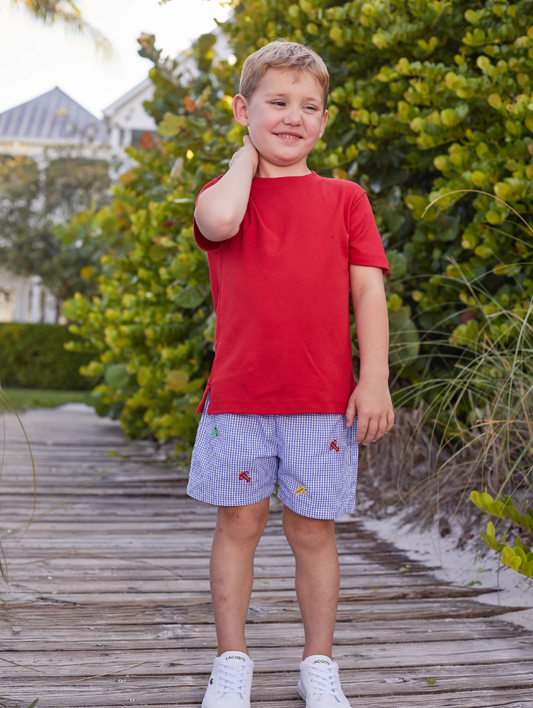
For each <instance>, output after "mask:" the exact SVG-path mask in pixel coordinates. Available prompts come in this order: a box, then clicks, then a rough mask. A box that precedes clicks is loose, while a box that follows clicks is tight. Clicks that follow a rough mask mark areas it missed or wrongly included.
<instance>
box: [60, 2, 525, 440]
mask: <svg viewBox="0 0 533 708" xmlns="http://www.w3.org/2000/svg"><path fill="white" fill-rule="evenodd" d="M234 7H235V16H234V18H233V19H232V20H231V21H229V22H227V23H225V24H223V30H224V32H225V33H226V34H227V36H228V38H229V41H230V44H231V45H232V46H233V48H234V52H235V55H236V58H237V62H236V64H235V66H232V65H229V64H228V62H226V61H219V60H218V59H217V58H216V56H215V54H214V51H213V44H214V40H215V38H214V37H213V36H212V35H205V36H203V37H201V38H200V39H199V40H198V42H197V43H196V44H195V47H194V48H193V50H192V51H191V56H190V57H189V67H190V66H192V65H193V64H196V66H197V68H198V71H197V72H194V71H191V72H189V73H188V75H187V77H185V76H181V77H179V69H177V67H176V66H174V69H175V70H176V69H177V73H178V77H177V78H176V75H174V74H173V73H172V71H171V70H169V67H168V65H167V64H165V63H164V62H162V61H161V60H160V52H158V51H156V50H155V48H154V38H153V37H151V36H148V35H145V36H143V38H142V39H141V44H142V47H143V49H142V52H141V53H142V54H143V55H144V56H146V57H148V58H150V59H151V60H152V61H153V62H154V68H153V69H152V70H151V72H150V76H151V78H152V80H153V82H154V85H155V96H154V100H153V102H152V103H151V104H150V105H149V106H148V108H149V111H150V112H151V113H152V114H153V116H154V117H155V118H156V120H157V122H158V123H159V124H160V127H159V133H160V135H161V137H162V140H161V142H159V144H154V145H152V146H151V149H148V150H146V151H134V150H130V153H131V154H132V156H133V157H135V159H137V161H138V166H137V167H135V168H134V169H133V170H132V171H131V172H129V173H127V174H126V175H123V177H122V178H121V185H120V186H119V187H117V188H116V190H115V201H114V203H113V206H112V209H113V210H114V213H115V215H116V219H115V226H114V227H112V226H111V224H110V221H109V220H108V222H107V223H108V227H109V239H110V242H111V240H112V239H113V238H116V235H117V233H119V234H120V235H121V236H122V237H123V239H124V242H126V243H129V244H131V250H130V251H129V252H126V254H124V253H119V252H118V251H117V250H116V249H114V248H110V250H109V253H108V254H107V255H106V256H104V270H103V273H102V275H101V276H99V293H100V294H99V296H98V297H97V298H95V299H93V300H88V299H84V298H82V297H76V298H75V299H74V300H71V301H70V302H69V303H68V305H67V307H66V310H65V312H66V314H67V316H68V317H69V319H72V320H74V321H76V322H78V323H79V325H78V326H77V327H76V328H74V330H73V331H75V332H77V333H78V334H80V335H81V336H82V337H83V338H85V340H86V341H87V343H88V346H89V347H91V348H92V349H93V350H94V349H97V350H98V351H99V352H100V356H99V360H97V361H94V362H93V363H92V364H91V365H90V366H89V367H88V368H87V369H86V372H87V373H88V374H98V375H103V374H106V375H107V376H106V382H105V383H104V384H103V385H101V386H100V387H98V389H97V390H98V392H99V394H100V402H101V405H100V408H99V410H100V411H101V412H106V411H108V412H110V413H113V414H115V415H119V416H120V417H121V421H122V424H123V426H124V428H125V430H126V432H128V433H129V434H131V435H140V434H142V433H143V432H145V431H146V430H147V429H149V430H152V431H153V432H154V433H155V434H156V435H157V436H158V437H159V438H162V439H164V438H169V437H175V436H178V437H181V438H182V439H183V440H184V441H185V442H186V443H187V442H190V441H191V440H192V438H193V435H194V430H195V425H196V416H195V414H194V409H195V406H196V404H197V402H198V400H199V395H200V391H201V387H202V386H203V383H204V382H205V380H206V378H207V375H208V370H209V366H210V363H211V360H212V356H213V353H212V350H211V345H210V342H211V341H212V338H213V327H214V320H213V313H212V304H211V300H210V297H209V283H208V277H207V268H206V260H205V256H204V255H203V254H201V253H200V252H199V251H198V249H196V248H195V246H194V242H193V239H192V231H191V224H192V214H193V206H194V197H195V195H196V194H197V192H198V190H199V188H200V187H201V186H202V185H203V184H204V183H205V182H207V181H208V180H209V179H211V178H212V177H214V176H215V175H218V174H220V173H221V172H222V171H224V170H225V169H226V167H227V164H228V160H229V158H230V156H231V154H232V152H234V151H235V149H236V148H237V147H238V146H240V145H241V144H242V143H241V139H242V134H243V132H244V130H243V129H242V128H241V127H239V126H236V125H234V123H233V121H232V114H231V107H230V97H231V96H232V95H233V94H234V93H235V92H236V87H237V76H238V71H239V70H240V67H241V66H242V62H243V61H244V59H245V58H246V56H247V55H248V54H250V53H251V52H252V51H254V50H255V49H256V48H258V47H260V46H263V45H264V44H265V43H267V42H268V41H270V40H271V39H273V38H275V37H286V38H291V39H295V40H296V41H299V42H305V43H307V44H309V45H311V46H312V47H313V48H314V49H315V50H316V51H318V52H319V53H320V54H321V55H322V56H323V57H324V59H325V61H326V63H327V65H328V68H329V70H330V74H331V79H332V82H331V83H332V92H331V97H330V103H329V106H328V108H329V112H330V122H329V125H328V127H327V129H326V132H325V134H324V136H323V139H322V140H321V141H319V143H318V145H317V148H316V150H315V151H314V152H313V153H312V155H311V162H310V165H311V167H313V168H314V169H316V170H317V171H318V172H319V173H320V174H323V175H325V176H331V177H334V178H338V179H354V180H357V181H358V182H359V183H360V184H361V185H362V186H363V187H364V188H365V189H366V190H367V192H368V194H369V197H370V200H371V202H372V206H373V209H374V212H375V214H376V219H377V222H378V226H379V227H380V230H381V234H382V237H383V241H384V245H385V247H386V252H387V256H388V258H389V262H390V265H391V274H390V277H389V278H388V279H387V282H386V288H387V301H388V306H389V314H390V323H391V335H392V336H391V341H392V347H391V364H392V366H393V370H394V372H395V374H396V377H397V385H401V386H403V385H405V384H408V383H416V382H419V381H421V380H424V379H426V378H428V377H429V376H434V375H435V374H438V373H439V371H442V372H444V373H446V374H449V372H451V371H453V366H454V363H455V362H456V361H457V359H458V354H457V350H458V348H459V347H458V346H457V345H458V343H460V344H461V347H460V348H461V350H462V351H463V352H464V349H465V348H466V349H467V350H468V349H469V348H470V350H471V356H472V357H475V346H476V344H475V343H476V336H477V333H478V332H479V331H480V330H481V329H483V331H484V333H485V336H487V337H488V338H489V340H495V341H501V339H502V338H504V339H505V338H507V340H508V341H512V340H513V339H516V338H517V337H518V336H519V325H518V324H516V323H513V322H512V320H511V322H509V321H505V322H504V321H503V320H502V319H501V318H499V316H498V313H499V312H500V311H504V312H508V313H511V318H512V317H514V316H516V318H518V319H520V318H522V319H523V318H524V317H525V314H526V311H527V308H528V305H529V300H530V299H531V296H532V294H533V263H532V259H531V255H532V254H533V245H532V243H531V238H530V236H529V232H528V231H527V229H525V227H524V223H523V222H522V221H520V219H519V218H518V217H517V216H516V215H515V214H513V212H512V211H511V210H509V209H508V208H507V207H506V206H505V205H503V204H502V203H501V201H499V202H497V204H496V205H495V204H494V200H493V199H491V197H490V195H491V194H492V192H494V195H495V196H496V197H497V198H498V199H500V200H505V201H507V202H508V203H509V204H510V205H511V207H512V208H513V209H514V210H515V212H516V214H518V216H520V217H522V218H524V219H526V221H527V219H528V218H530V217H529V214H531V211H532V209H533V200H532V197H531V194H532V191H531V180H532V178H533V160H532V157H533V136H532V132H533V112H532V111H533V102H532V99H531V79H532V77H533V28H532V27H531V26H530V25H531V21H530V19H529V18H530V17H531V16H532V11H533V0H521V1H520V2H518V3H517V4H516V5H511V4H509V3H507V2H492V1H488V2H474V3H472V1H471V0H459V1H458V2H455V3H451V2H440V1H439V0H424V1H423V2H414V1H410V0H388V1H387V0H372V1H371V2H363V1H362V0H356V1H355V2H348V3H344V4H338V5H335V6H331V3H330V2H329V0H300V1H299V3H298V4H296V3H295V4H292V5H289V6H288V7H287V6H285V5H280V3H279V2H278V0H241V1H240V2H236V3H235V6H234ZM193 74H194V76H193V78H190V77H191V76H192V75H193ZM463 189H476V190H478V192H477V193H473V192H469V193H468V194H466V195H465V194H464V193H463V192H461V193H460V194H459V193H458V194H454V195H453V196H450V197H445V198H444V199H440V200H439V201H438V202H437V203H436V204H435V205H434V206H432V207H431V208H429V209H427V207H428V206H429V204H430V203H431V202H432V201H433V200H434V199H436V198H438V197H440V196H442V195H443V194H447V193H449V192H452V191H453V192H455V191H457V190H463ZM480 192H487V193H488V195H489V196H486V195H484V194H481V193H480ZM473 286H475V287H477V288H478V294H477V297H473V295H472V292H471V290H472V287H473ZM78 348H83V346H82V345H78ZM460 356H463V354H461V355H460ZM111 367H113V368H111ZM117 367H118V368H117ZM434 395H435V394H434V391H433V390H432V389H428V390H427V396H428V398H430V399H431V398H432V396H434ZM463 401H464V408H463V409H462V410H460V411H459V413H460V415H462V416H463V417H465V416H468V413H469V412H470V408H469V404H468V397H465V398H464V399H463ZM470 407H471V408H473V407H474V404H473V403H472V402H471V403H470ZM457 422H458V425H460V424H461V421H460V420H458V421H457Z"/></svg>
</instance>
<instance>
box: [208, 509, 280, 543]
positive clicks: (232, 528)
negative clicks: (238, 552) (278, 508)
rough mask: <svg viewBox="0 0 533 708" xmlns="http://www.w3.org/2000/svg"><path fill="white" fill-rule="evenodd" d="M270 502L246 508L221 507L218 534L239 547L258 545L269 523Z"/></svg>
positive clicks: (218, 517)
mask: <svg viewBox="0 0 533 708" xmlns="http://www.w3.org/2000/svg"><path fill="white" fill-rule="evenodd" d="M268 501H269V500H268V499H266V500H263V501H262V502H258V503H257V504H248V505H246V506H220V507H219V508H218V516H217V528H216V532H217V533H218V534H222V535H224V536H225V537H226V538H227V539H228V540H231V541H234V542H236V543H239V545H250V544H251V545H253V544H255V545H257V543H258V542H259V539H260V538H261V536H262V534H263V531H264V530H265V526H266V523H267V521H268V511H269V504H268ZM265 502H266V503H265Z"/></svg>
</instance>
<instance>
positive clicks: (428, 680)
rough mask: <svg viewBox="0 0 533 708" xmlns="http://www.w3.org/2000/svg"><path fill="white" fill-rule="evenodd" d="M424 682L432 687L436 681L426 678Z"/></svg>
mask: <svg viewBox="0 0 533 708" xmlns="http://www.w3.org/2000/svg"><path fill="white" fill-rule="evenodd" d="M426 681H427V683H429V685H430V686H433V685H435V684H436V683H437V681H436V679H434V678H427V679H426Z"/></svg>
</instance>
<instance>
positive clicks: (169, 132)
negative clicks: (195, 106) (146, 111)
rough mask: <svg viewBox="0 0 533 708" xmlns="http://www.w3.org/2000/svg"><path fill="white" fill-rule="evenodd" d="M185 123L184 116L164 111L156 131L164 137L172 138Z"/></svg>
mask: <svg viewBox="0 0 533 708" xmlns="http://www.w3.org/2000/svg"><path fill="white" fill-rule="evenodd" d="M186 124H187V119H186V118H185V116H177V115H175V114H174V113H170V112H169V113H165V115H164V117H163V120H162V121H161V123H160V124H159V127H158V129H157V130H158V133H159V135H162V136H163V137H165V138H173V137H175V136H176V135H178V133H179V132H181V130H183V128H184V127H185V125H186Z"/></svg>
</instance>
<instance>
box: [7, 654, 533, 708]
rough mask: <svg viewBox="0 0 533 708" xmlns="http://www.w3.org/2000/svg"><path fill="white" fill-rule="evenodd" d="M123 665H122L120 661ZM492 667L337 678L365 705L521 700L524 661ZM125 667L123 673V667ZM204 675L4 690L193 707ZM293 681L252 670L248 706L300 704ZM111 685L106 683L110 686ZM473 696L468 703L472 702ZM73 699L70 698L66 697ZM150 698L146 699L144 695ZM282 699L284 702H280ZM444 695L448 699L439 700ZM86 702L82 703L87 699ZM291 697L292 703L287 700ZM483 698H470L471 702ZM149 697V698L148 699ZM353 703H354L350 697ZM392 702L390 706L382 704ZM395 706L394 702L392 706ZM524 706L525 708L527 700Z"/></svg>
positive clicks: (526, 675)
mask: <svg viewBox="0 0 533 708" xmlns="http://www.w3.org/2000/svg"><path fill="white" fill-rule="evenodd" d="M125 666H126V667H127V664H125ZM491 668H492V669H493V670H492V671H489V670H488V669H487V667H460V668H459V669H458V670H456V671H454V672H453V673H452V672H451V671H450V670H449V669H446V668H443V667H438V668H437V669H436V670H434V671H433V672H432V675H431V677H428V676H427V671H426V670H425V669H422V668H414V669H408V670H402V671H400V672H398V671H397V670H394V669H392V670H389V669H380V670H379V671H370V670H365V669H362V670H358V671H356V672H354V671H343V670H341V672H340V675H341V681H342V685H343V689H344V692H345V694H346V696H347V697H348V698H353V699H359V698H362V699H365V700H366V701H368V699H369V698H370V699H371V701H372V702H371V706H372V707H374V706H381V705H383V706H386V705H387V703H383V702H382V701H383V699H390V698H395V699H396V701H398V700H399V699H400V700H401V701H402V705H414V706H419V705H424V703H423V702H424V701H425V702H426V703H425V705H426V708H427V706H428V705H430V706H431V707H433V706H434V705H441V706H443V707H444V706H445V707H446V708H448V706H449V705H455V706H457V708H461V703H460V701H464V705H466V706H479V707H480V708H488V707H489V706H493V705H495V706H497V705H505V706H507V705H513V703H512V701H513V700H521V699H525V700H527V699H526V696H528V694H530V692H531V688H532V687H533V682H532V680H531V676H532V670H533V665H532V664H531V663H524V665H520V664H517V665H514V666H509V665H508V664H500V665H498V664H492V665H491ZM125 671H129V669H128V668H125ZM207 678H208V675H207V674H203V675H197V676H160V675H158V674H152V675H150V676H148V677H139V676H133V675H132V674H125V673H124V672H120V673H116V674H114V675H113V681H112V683H111V681H110V680H109V679H108V680H105V679H104V678H103V677H95V678H91V679H90V683H89V682H86V681H82V682H80V681H78V682H73V681H72V679H70V680H61V681H60V683H59V685H58V686H57V687H55V688H54V689H52V690H47V688H46V686H44V687H41V686H40V684H45V680H44V681H43V679H40V680H39V679H33V680H31V681H28V682H24V683H21V682H19V681H18V680H17V679H14V681H13V683H12V685H11V686H10V694H11V695H12V696H17V697H18V698H19V700H20V699H24V698H26V700H30V699H31V698H32V697H35V696H36V695H37V694H38V692H40V693H41V695H43V694H44V697H45V702H41V700H40V701H39V705H45V706H46V705H53V706H57V705H58V704H62V703H63V702H64V701H66V700H70V701H71V702H70V703H66V704H65V705H69V706H72V707H74V706H77V705H84V706H85V705H90V706H91V707H92V708H96V706H100V705H102V704H105V705H110V701H113V700H115V701H116V702H115V703H112V705H125V703H124V701H129V698H131V697H133V698H135V701H131V702H132V703H135V704H136V705H139V695H142V697H143V700H144V702H143V705H154V704H156V705H159V706H162V705H179V706H185V705H186V704H192V703H193V702H194V703H195V708H198V704H199V703H200V701H201V700H202V697H203V693H204V690H205V686H206V684H207ZM427 678H432V679H433V680H434V681H435V684H428V683H427ZM297 683H298V672H297V671H284V672H278V673H258V672H257V671H254V684H253V688H252V705H253V706H254V705H255V706H257V705H258V701H261V702H263V701H268V705H269V708H271V707H272V706H273V705H278V706H283V707H284V708H285V707H286V706H290V705H298V706H300V707H301V706H302V702H301V700H299V699H298V694H297V690H296V686H297ZM473 683H476V684H479V685H484V690H483V691H480V690H479V689H478V690H477V691H474V692H472V690H471V686H472V684H473ZM110 684H111V685H110ZM472 694H474V702H472V703H470V702H469V701H471V700H472ZM504 695H505V696H507V699H508V701H511V703H509V704H506V703H498V702H497V703H493V702H492V701H495V700H496V701H499V700H501V698H502V697H503V696H504ZM73 697H74V701H72V698H73ZM147 697H148V699H149V700H150V699H151V702H150V703H148V702H146V699H147ZM281 697H283V698H285V699H286V701H283V702H280V701H279V699H280V698H281ZM443 698H445V699H446V700H447V701H449V703H448V702H446V703H440V701H441V700H442V699H443ZM88 700H90V701H91V703H90V704H88V703H87V701H88ZM291 700H294V701H296V703H294V704H293V703H290V702H289V701H291ZM476 700H477V701H480V700H482V701H486V702H475V701H476ZM152 701H153V702H152ZM354 703H355V701H354ZM388 705H392V704H390V703H389V704H388ZM396 705H398V704H396ZM523 705H524V706H525V705H528V708H531V702H530V703H529V704H526V703H524V704H523Z"/></svg>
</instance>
